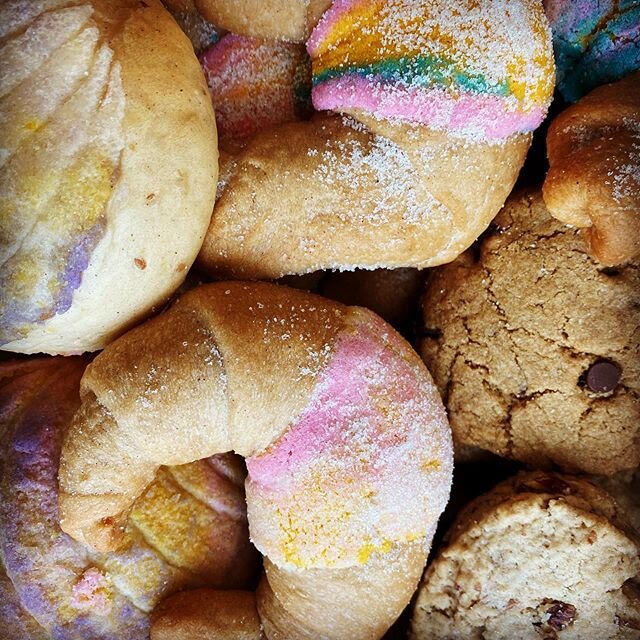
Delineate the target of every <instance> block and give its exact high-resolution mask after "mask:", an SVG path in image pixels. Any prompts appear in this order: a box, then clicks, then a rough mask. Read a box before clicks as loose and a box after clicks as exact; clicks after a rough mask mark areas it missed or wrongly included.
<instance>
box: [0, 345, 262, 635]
mask: <svg viewBox="0 0 640 640" xmlns="http://www.w3.org/2000/svg"><path fill="white" fill-rule="evenodd" d="M85 365H86V360H83V359H81V358H73V357H71V358H46V359H36V360H27V361H14V362H4V363H1V364H0V621H1V622H2V623H3V627H2V631H0V637H2V638H3V640H23V639H24V640H36V639H38V640H39V639H40V638H56V639H57V640H88V639H89V638H92V639H93V638H95V639H96V640H98V639H99V640H129V639H131V640H145V639H146V638H148V636H149V627H150V613H151V611H152V610H153V608H154V607H155V605H156V604H157V603H158V602H159V601H160V600H161V599H163V598H164V597H166V596H167V595H168V594H171V593H174V592H175V591H177V590H178V589H184V588H194V587H199V586H208V587H213V588H219V589H225V588H236V589H246V588H250V587H251V586H253V584H254V582H255V579H256V575H257V568H258V554H257V552H256V551H255V549H253V548H252V547H251V545H250V543H249V538H248V530H247V515H246V506H245V500H244V491H243V488H242V485H243V482H244V477H245V475H246V471H245V470H244V465H243V463H242V461H241V460H239V459H238V457H237V456H233V455H231V454H222V455H220V456H214V457H213V458H209V459H207V460H200V461H198V462H194V463H191V464H188V465H184V466H179V467H171V468H169V467H166V468H163V469H161V470H160V472H159V473H158V474H157V476H156V479H155V482H154V483H153V484H152V485H151V486H150V487H149V488H148V489H147V491H146V492H145V494H144V495H143V496H141V497H140V498H139V499H138V501H137V502H136V504H135V505H134V507H133V509H132V511H131V515H130V518H129V523H128V526H127V530H126V532H125V533H124V535H125V538H124V545H123V547H122V548H121V549H120V550H119V551H118V552H117V553H106V554H105V553H94V552H92V551H91V550H90V549H88V548H87V547H86V546H85V545H83V544H81V543H78V542H76V541H75V540H72V539H71V538H69V537H68V536H67V535H65V534H64V533H63V532H62V531H61V530H60V527H59V524H58V484H57V471H58V462H59V456H60V448H61V446H62V439H63V436H64V432H65V430H66V428H67V426H68V424H69V422H70V420H71V417H72V416H73V413H74V411H75V410H76V409H77V407H78V405H79V404H80V397H79V383H80V377H81V376H82V373H83V371H84V368H85ZM5 569H6V574H5Z"/></svg>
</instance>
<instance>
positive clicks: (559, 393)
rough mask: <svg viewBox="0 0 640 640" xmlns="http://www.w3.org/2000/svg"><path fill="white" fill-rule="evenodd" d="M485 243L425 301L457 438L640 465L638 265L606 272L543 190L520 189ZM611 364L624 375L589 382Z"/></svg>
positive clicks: (432, 358) (433, 285)
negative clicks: (610, 381)
mask: <svg viewBox="0 0 640 640" xmlns="http://www.w3.org/2000/svg"><path fill="white" fill-rule="evenodd" d="M478 249H479V255H474V254H473V253H472V252H467V253H466V254H464V255H463V256H461V258H459V259H458V260H456V261H455V262H453V263H451V264H449V265H445V266H444V267H442V268H441V269H438V270H435V272H434V273H433V276H432V278H431V279H430V281H429V285H428V288H427V291H426V294H425V297H424V299H423V310H424V322H425V333H426V336H425V338H424V340H423V343H422V348H421V352H422V355H423V357H424V359H425V362H426V363H427V366H428V367H429V369H430V371H431V372H432V373H433V376H434V379H435V381H436V384H437V385H438V388H439V389H440V391H441V393H442V395H443V397H444V399H445V405H446V406H447V408H448V410H449V415H450V423H451V428H452V430H453V434H454V441H455V442H456V444H457V445H460V444H465V445H472V446H478V447H481V448H483V449H488V450H490V451H493V452H494V453H497V454H498V455H501V456H505V457H508V458H514V459H516V460H521V461H524V462H526V463H528V464H530V465H532V466H535V467H543V466H547V467H548V466H551V465H559V466H561V467H562V468H565V469H567V470H572V471H578V470H579V471H584V472H588V473H604V474H611V473H615V472H616V471H620V470H622V469H632V468H635V467H637V466H638V463H639V462H640V440H639V438H638V419H639V417H640V403H639V402H638V380H639V378H638V373H639V365H640V362H639V360H638V357H637V353H638V349H639V345H638V336H639V333H638V327H639V323H640V319H639V317H638V313H637V308H638V304H639V303H640V269H639V266H638V263H637V262H632V263H629V264H628V265H625V266H622V267H620V268H619V269H616V270H613V271H610V270H607V269H603V267H602V266H601V265H599V264H598V263H597V262H595V261H594V260H593V259H591V258H590V256H589V255H588V254H587V247H586V245H585V242H584V239H583V237H582V235H581V233H580V231H579V230H578V229H575V228H570V227H567V226H564V225H562V224H561V223H560V222H558V221H557V220H556V219H555V218H553V217H552V216H551V215H550V214H549V212H548V211H547V210H546V207H545V205H544V202H543V201H542V197H541V195H540V193H539V192H537V191H532V192H529V193H525V194H517V195H514V196H512V197H511V198H510V199H509V200H508V201H507V204H506V205H505V207H504V208H503V210H502V211H501V213H500V214H499V216H498V217H497V218H496V220H495V225H494V226H493V228H492V229H491V232H490V233H488V234H487V235H485V236H484V237H483V239H482V242H481V243H480V245H479V247H478ZM603 360H604V361H606V362H611V363H614V364H615V366H617V367H618V368H619V372H620V377H619V380H617V381H616V384H615V385H614V388H611V389H610V390H608V391H607V390H600V391H598V390H597V388H596V389H592V388H591V387H589V386H588V384H587V376H588V372H589V371H590V369H591V367H592V366H594V365H596V364H597V363H598V362H600V361H603ZM603 442H606V446H603V445H602V443H603Z"/></svg>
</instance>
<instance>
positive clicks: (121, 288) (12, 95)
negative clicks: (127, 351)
mask: <svg viewBox="0 0 640 640" xmlns="http://www.w3.org/2000/svg"><path fill="white" fill-rule="evenodd" d="M0 37H1V38H2V42H3V45H2V57H1V59H2V62H1V63H0V69H1V72H0V96H1V97H0V104H1V107H0V194H1V195H0V199H1V204H0V210H1V212H2V214H1V216H0V238H1V240H0V264H1V265H2V266H0V287H1V288H2V290H3V295H2V297H1V300H0V345H2V348H3V349H6V350H9V351H17V352H22V353H35V352H48V353H61V354H71V353H79V352H83V351H93V350H96V349H100V348H102V347H103V346H105V345H106V344H107V343H108V342H109V341H111V340H112V339H113V338H114V337H115V336H116V335H118V334H120V333H122V332H123V331H124V330H125V329H126V328H127V327H129V326H130V325H131V324H134V323H135V322H136V321H138V320H140V319H141V318H142V317H144V316H145V315H147V314H148V313H149V312H150V311H152V310H153V309H154V307H156V306H157V305H161V304H162V303H163V302H164V301H165V300H166V299H167V298H168V297H169V295H170V294H171V293H172V292H173V291H174V289H175V288H176V287H178V286H179V284H180V283H181V282H182V280H183V279H184V277H185V275H186V273H187V271H188V269H189V267H190V265H191V263H192V262H193V260H194V258H195V256H196V253H197V251H198V249H199V248H200V245H201V244H202V239H203V236H204V233H205V231H206V229H207V225H208V223H209V219H210V216H211V210H212V205H213V201H214V195H215V186H216V181H217V173H218V171H217V139H216V128H215V120H214V115H213V109H212V106H211V102H210V99H209V95H208V92H207V86H206V83H205V80H204V77H203V74H202V71H201V68H200V65H199V64H198V61H197V59H196V57H195V55H194V53H193V49H192V47H191V44H190V42H189V40H188V38H187V37H186V36H185V35H184V34H183V33H182V32H181V30H180V29H179V27H178V26H177V24H176V23H175V22H174V20H173V18H172V17H171V16H170V14H169V13H168V12H167V11H166V10H165V9H164V8H163V6H162V4H161V3H160V2H159V1H158V0H144V1H142V2H131V1H127V0H113V1H110V2H107V1H104V0H92V1H86V2H84V3H80V4H73V5H70V3H68V2H64V1H62V0H48V1H46V2H45V1H38V2H31V1H29V0H11V1H9V2H4V3H3V4H2V6H0Z"/></svg>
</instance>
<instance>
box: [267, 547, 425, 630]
mask: <svg viewBox="0 0 640 640" xmlns="http://www.w3.org/2000/svg"><path fill="white" fill-rule="evenodd" d="M427 554H428V549H427V548H426V547H425V545H424V544H423V542H422V541H420V542H415V543H409V544H404V545H398V546H397V547H396V548H395V549H394V550H393V551H391V553H388V554H384V555H381V554H374V555H373V556H372V557H371V558H370V560H369V562H368V563H367V564H366V565H365V566H364V567H349V568H346V569H334V570H330V569H329V570H327V569H312V570H310V571H305V572H303V573H299V572H292V571H287V570H285V569H281V568H278V567H276V566H275V565H274V564H273V563H271V562H269V560H265V576H264V577H263V579H262V581H261V582H260V585H259V587H258V609H259V611H260V615H261V617H262V622H263V625H264V629H265V633H266V635H267V637H268V638H269V640H315V639H316V638H320V637H326V638H334V639H336V640H338V639H342V638H362V639H365V638H366V639H373V638H380V637H382V635H383V634H384V633H385V632H386V631H387V629H388V628H389V627H390V626H391V625H392V624H393V622H395V620H396V618H397V617H398V614H399V612H400V611H401V610H402V609H403V608H404V606H405V605H406V603H407V602H409V600H410V599H411V595H412V594H413V592H414V591H415V589H416V586H417V584H418V581H419V580H420V576H421V575H422V570H423V567H424V564H425V562H426V558H427Z"/></svg>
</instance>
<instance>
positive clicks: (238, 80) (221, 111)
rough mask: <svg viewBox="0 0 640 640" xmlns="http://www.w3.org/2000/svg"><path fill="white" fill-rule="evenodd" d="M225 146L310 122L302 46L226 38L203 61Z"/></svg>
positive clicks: (308, 77) (308, 72)
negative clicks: (284, 125)
mask: <svg viewBox="0 0 640 640" xmlns="http://www.w3.org/2000/svg"><path fill="white" fill-rule="evenodd" d="M200 62H201V64H202V67H203V69H204V71H205V76H206V77H207V83H208V85H209V91H210V93H211V99H212V101H213V106H214V108H215V113H216V124H217V127H218V135H219V137H220V139H221V140H222V141H225V140H229V139H234V138H243V137H246V136H249V135H251V134H253V133H255V132H257V131H260V130H261V129H266V128H268V127H271V126H274V125H276V124H281V123H283V122H290V121H293V120H299V119H301V118H304V117H306V116H307V115H308V114H309V112H310V110H311V67H310V63H309V58H308V56H307V53H306V51H305V49H304V47H303V46H302V45H297V44H291V43H286V42H276V41H268V40H256V39H254V38H248V37H244V36H239V35H235V34H227V35H226V36H224V37H223V38H221V39H220V41H219V42H217V43H215V44H213V45H212V46H210V47H209V48H208V49H207V50H206V51H205V52H204V53H203V54H202V56H201V57H200Z"/></svg>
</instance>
